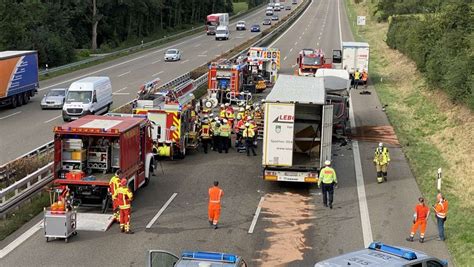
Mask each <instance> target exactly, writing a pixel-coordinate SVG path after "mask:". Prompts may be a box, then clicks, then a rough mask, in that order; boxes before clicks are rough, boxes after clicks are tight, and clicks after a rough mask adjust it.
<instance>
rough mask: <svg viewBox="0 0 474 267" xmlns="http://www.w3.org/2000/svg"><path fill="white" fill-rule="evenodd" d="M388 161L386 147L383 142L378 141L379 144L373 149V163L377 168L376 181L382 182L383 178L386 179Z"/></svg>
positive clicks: (388, 156) (388, 155)
mask: <svg viewBox="0 0 474 267" xmlns="http://www.w3.org/2000/svg"><path fill="white" fill-rule="evenodd" d="M389 162H390V154H389V152H388V148H386V147H385V146H384V145H383V143H379V146H378V147H377V148H376V149H375V154H374V164H375V169H376V170H377V182H378V183H382V182H383V181H384V180H385V182H386V181H387V167H388V164H389Z"/></svg>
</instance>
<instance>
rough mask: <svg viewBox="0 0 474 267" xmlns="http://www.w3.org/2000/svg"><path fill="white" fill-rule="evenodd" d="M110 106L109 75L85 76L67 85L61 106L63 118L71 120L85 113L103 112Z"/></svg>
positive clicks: (110, 85) (110, 84)
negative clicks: (64, 98)
mask: <svg viewBox="0 0 474 267" xmlns="http://www.w3.org/2000/svg"><path fill="white" fill-rule="evenodd" d="M110 106H112V83H111V82H110V78H109V77H87V78H84V79H81V80H79V81H76V82H73V83H72V84H71V85H70V86H69V90H68V92H67V95H66V100H65V102H64V106H63V120H64V121H71V120H75V119H77V118H80V117H82V116H85V115H87V114H105V113H107V112H108V111H109V109H110Z"/></svg>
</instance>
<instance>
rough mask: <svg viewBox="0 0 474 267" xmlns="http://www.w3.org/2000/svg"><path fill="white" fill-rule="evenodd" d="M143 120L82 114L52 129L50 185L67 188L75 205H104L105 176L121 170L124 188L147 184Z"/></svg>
mask: <svg viewBox="0 0 474 267" xmlns="http://www.w3.org/2000/svg"><path fill="white" fill-rule="evenodd" d="M152 145H153V144H152V139H151V129H150V123H149V122H148V120H147V119H146V118H136V117H108V116H95V115H87V116H85V117H82V118H80V119H78V120H76V121H73V122H70V123H67V124H64V125H62V126H57V127H55V128H54V178H55V180H54V182H53V183H54V184H55V185H59V186H65V187H66V186H67V188H68V190H70V192H71V195H72V197H73V200H74V202H75V203H76V205H77V204H79V205H82V206H84V205H94V206H101V207H102V211H103V212H105V211H106V209H107V207H108V203H110V202H109V196H108V186H109V181H110V178H111V177H112V176H113V175H114V173H115V171H116V170H118V169H120V170H121V171H122V173H123V178H126V179H127V181H128V183H127V184H128V187H129V188H130V189H131V191H135V190H137V189H138V188H140V187H143V186H146V185H147V184H148V183H149V181H150V179H151V176H152V173H153V167H154V162H153V153H152Z"/></svg>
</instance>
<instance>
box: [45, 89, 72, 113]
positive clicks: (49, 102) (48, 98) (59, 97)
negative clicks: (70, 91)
mask: <svg viewBox="0 0 474 267" xmlns="http://www.w3.org/2000/svg"><path fill="white" fill-rule="evenodd" d="M66 93H67V89H66V88H54V89H51V90H50V91H49V92H48V93H47V94H45V95H44V97H43V99H41V103H40V105H41V109H47V108H62V107H63V105H64V99H65V98H66Z"/></svg>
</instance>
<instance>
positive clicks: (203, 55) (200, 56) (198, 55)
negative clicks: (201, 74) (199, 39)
mask: <svg viewBox="0 0 474 267" xmlns="http://www.w3.org/2000/svg"><path fill="white" fill-rule="evenodd" d="M198 57H207V55H198Z"/></svg>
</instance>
